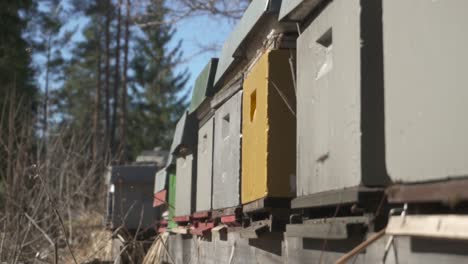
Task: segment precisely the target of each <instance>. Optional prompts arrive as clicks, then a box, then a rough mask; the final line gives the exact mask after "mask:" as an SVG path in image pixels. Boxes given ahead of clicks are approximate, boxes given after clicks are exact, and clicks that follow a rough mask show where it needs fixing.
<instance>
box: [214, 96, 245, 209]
mask: <svg viewBox="0 0 468 264" xmlns="http://www.w3.org/2000/svg"><path fill="white" fill-rule="evenodd" d="M241 121H242V91H238V92H237V93H236V94H234V95H233V96H232V97H231V98H230V99H229V100H228V101H226V102H225V103H224V104H223V105H222V106H221V107H219V108H218V109H217V110H216V112H215V123H216V126H215V135H214V151H215V153H216V154H215V155H214V168H213V209H222V208H228V207H234V206H237V205H239V204H240V162H241V151H240V150H241V123H242V122H241Z"/></svg>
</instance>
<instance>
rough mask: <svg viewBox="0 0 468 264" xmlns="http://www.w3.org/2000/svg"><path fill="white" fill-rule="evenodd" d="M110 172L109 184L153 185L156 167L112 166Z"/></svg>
mask: <svg viewBox="0 0 468 264" xmlns="http://www.w3.org/2000/svg"><path fill="white" fill-rule="evenodd" d="M110 170H111V177H110V182H111V183H118V182H122V183H148V184H153V183H154V175H155V173H156V170H157V167H156V166H149V165H124V166H112V167H111V168H110Z"/></svg>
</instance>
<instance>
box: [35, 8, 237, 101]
mask: <svg viewBox="0 0 468 264" xmlns="http://www.w3.org/2000/svg"><path fill="white" fill-rule="evenodd" d="M63 3H64V4H63V5H62V6H61V9H60V10H64V9H69V8H71V7H70V6H68V5H69V3H68V2H67V1H65V2H63ZM41 8H47V7H46V6H42V7H41ZM87 22H88V19H87V18H83V17H74V18H72V19H70V20H69V21H67V23H66V25H65V27H64V28H63V31H62V33H63V32H65V31H67V30H68V31H70V30H72V31H75V34H74V35H73V37H72V42H74V43H77V42H80V41H83V39H84V37H83V35H82V34H81V33H82V32H81V31H82V29H83V27H84V26H85V25H86V24H87ZM234 26H235V21H233V20H232V19H231V20H230V19H226V18H223V17H218V16H216V17H215V16H209V15H199V16H192V17H189V18H185V19H183V20H180V21H178V22H177V23H176V24H175V25H174V28H175V29H176V33H175V34H174V36H173V39H172V41H171V42H170V44H169V47H168V48H169V49H171V48H174V47H175V46H176V45H177V44H178V42H179V41H180V40H182V45H181V51H182V52H183V61H184V63H182V64H180V65H178V66H177V67H176V69H175V72H176V73H179V72H184V71H185V70H188V72H189V74H190V79H189V81H188V82H187V87H186V90H185V91H187V90H189V89H190V90H191V89H192V88H193V84H194V83H195V79H196V78H197V76H198V74H199V73H200V72H201V71H202V70H203V68H204V66H205V65H206V64H207V63H208V61H209V60H210V59H211V58H213V57H219V53H220V50H216V51H208V52H201V51H202V50H205V49H203V47H206V46H213V45H215V46H217V47H219V49H220V48H221V47H222V45H223V43H224V41H225V39H226V38H227V37H228V35H229V34H230V33H231V31H232V29H233V28H234ZM61 52H62V55H63V56H64V57H65V58H70V57H71V53H70V51H69V50H68V49H62V50H61ZM34 61H35V63H36V64H37V65H43V64H44V63H45V58H43V57H40V56H36V57H35V58H34ZM38 82H39V83H40V87H41V88H42V89H43V87H44V83H45V74H44V72H40V73H39V76H38ZM58 86H60V83H58V82H57V83H56V82H53V81H52V84H51V88H50V89H52V90H53V89H54V87H58ZM185 91H184V92H183V93H182V94H185Z"/></svg>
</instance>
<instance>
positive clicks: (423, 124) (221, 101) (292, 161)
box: [155, 0, 468, 217]
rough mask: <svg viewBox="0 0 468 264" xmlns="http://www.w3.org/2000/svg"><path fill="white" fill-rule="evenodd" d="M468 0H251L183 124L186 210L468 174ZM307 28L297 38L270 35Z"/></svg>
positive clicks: (179, 153)
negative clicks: (283, 41)
mask: <svg viewBox="0 0 468 264" xmlns="http://www.w3.org/2000/svg"><path fill="white" fill-rule="evenodd" d="M280 7H281V8H280ZM467 7H468V2H467V1H463V0H451V1H438V2H434V1H429V0H415V1H406V0H377V1H375V0H367V1H362V0H334V1H307V0H295V1H283V3H281V1H278V0H277V1H275V0H269V1H268V0H254V1H253V2H252V4H251V5H250V6H249V8H248V9H247V11H246V14H245V15H244V17H243V18H242V19H241V21H240V22H239V25H238V27H237V28H236V29H235V31H234V32H233V33H232V34H231V36H230V37H229V39H228V40H227V41H226V43H225V45H224V47H223V53H222V56H221V59H220V62H219V67H218V70H217V71H216V64H217V63H216V61H211V63H210V64H209V66H207V68H206V69H205V70H204V72H203V73H202V74H201V75H200V77H199V79H198V80H197V83H196V86H195V91H194V97H193V101H192V105H191V108H190V110H189V111H188V112H187V113H185V114H184V116H183V117H182V119H181V120H180V121H179V124H178V125H177V131H176V133H175V137H174V144H173V148H172V150H171V153H172V154H173V155H174V157H175V159H176V162H175V163H176V165H175V166H174V165H173V164H172V163H169V165H170V166H169V167H168V169H169V168H170V169H171V170H172V171H174V170H175V175H176V176H175V178H176V184H175V188H176V190H177V191H175V190H169V192H170V193H171V192H174V193H175V194H176V195H175V204H170V205H169V206H170V207H175V216H179V217H180V216H188V215H190V214H192V213H193V212H200V211H209V210H212V209H221V208H227V207H235V206H237V205H240V204H248V203H250V202H253V201H256V200H258V199H262V198H265V197H291V196H297V197H302V196H307V195H311V194H317V193H323V192H328V191H333V190H340V189H343V188H349V187H356V186H387V185H389V184H391V183H394V182H404V183H415V182H424V181H433V180H443V179H446V178H450V177H464V176H467V175H468V137H467V136H466V135H468V122H467V121H466V120H467V119H466V118H465V113H467V108H468V107H467V106H466V105H467V104H466V101H467V100H468V89H467V88H466V86H467V84H468V75H467V74H464V72H465V71H466V69H467V68H468V67H467V66H468V65H467V63H468V52H467V51H466V48H465V47H466V46H467V45H468V35H467V34H465V33H464V32H465V29H464V25H465V24H466V22H468V18H467V17H466V16H465V14H464V11H463V10H466V9H467ZM278 14H279V19H280V21H278ZM291 25H293V26H292V27H291ZM297 28H299V29H300V34H298V35H299V36H298V38H297V50H294V49H291V48H288V49H283V48H281V47H279V48H278V47H276V46H274V45H273V46H268V47H266V48H265V46H262V44H263V43H264V41H265V40H266V39H267V36H271V34H270V35H269V34H268V33H270V32H271V31H272V30H275V31H274V33H276V34H289V33H291V32H293V31H295V30H296V29H297ZM434 33H437V34H436V35H437V36H438V37H437V38H434ZM258 50H260V56H257V54H258V52H257V51H258ZM291 54H293V55H291ZM295 56H297V63H296V65H295V67H291V64H290V62H291V59H292V58H294V57H295ZM292 68H295V70H296V75H297V87H295V84H294V77H295V76H294V74H291V69H292ZM241 97H242V99H241ZM296 100H297V107H296ZM241 105H242V106H241ZM296 128H297V129H296ZM296 141H297V142H296ZM296 146H297V152H296ZM174 168H175V169H174ZM296 168H297V172H296ZM296 174H297V177H296ZM296 178H297V180H296ZM157 181H158V179H157ZM296 185H297V188H296ZM239 187H241V188H239ZM165 188H167V180H166V179H163V180H161V185H159V186H156V190H155V192H156V193H158V192H160V191H162V190H164V189H165ZM240 197H241V198H240ZM302 206H304V205H302ZM305 206H307V205H305Z"/></svg>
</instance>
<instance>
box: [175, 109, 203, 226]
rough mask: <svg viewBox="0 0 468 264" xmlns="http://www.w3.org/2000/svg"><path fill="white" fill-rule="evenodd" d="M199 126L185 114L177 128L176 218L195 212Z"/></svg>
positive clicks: (191, 115) (191, 117) (192, 118)
mask: <svg viewBox="0 0 468 264" xmlns="http://www.w3.org/2000/svg"><path fill="white" fill-rule="evenodd" d="M197 127H198V124H197V120H196V118H195V116H194V115H193V114H188V112H185V113H184V114H183V116H182V117H181V119H180V120H179V122H178V123H177V126H176V131H175V134H174V141H173V144H172V147H171V153H172V155H174V158H175V160H176V161H175V164H176V189H177V192H176V197H175V199H176V204H175V216H176V217H180V216H189V215H191V214H192V213H193V212H194V210H195V200H196V186H197V185H196V184H197V150H196V148H197V141H198V138H197V137H198V129H197Z"/></svg>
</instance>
